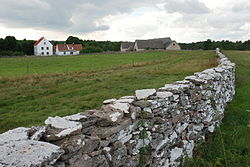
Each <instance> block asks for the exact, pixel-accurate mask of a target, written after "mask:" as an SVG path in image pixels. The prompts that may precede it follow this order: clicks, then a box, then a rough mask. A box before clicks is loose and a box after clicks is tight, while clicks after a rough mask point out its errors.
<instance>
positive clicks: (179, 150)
mask: <svg viewBox="0 0 250 167" xmlns="http://www.w3.org/2000/svg"><path fill="white" fill-rule="evenodd" d="M182 154H183V148H178V147H175V148H174V149H172V150H171V153H170V162H174V161H175V160H176V159H178V158H179V157H181V156H182Z"/></svg>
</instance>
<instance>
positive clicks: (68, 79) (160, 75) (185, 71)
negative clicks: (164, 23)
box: [0, 51, 217, 132]
mask: <svg viewBox="0 0 250 167" xmlns="http://www.w3.org/2000/svg"><path fill="white" fill-rule="evenodd" d="M216 65H217V61H216V56H215V53H214V51H151V52H140V53H124V54H97V55H79V56H67V57H58V56H56V57H25V58H18V57H16V58H1V59H0V92H1V93H0V132H4V131H7V130H9V129H13V128H16V127H19V126H24V127H30V126H32V125H42V124H43V122H44V120H45V119H46V118H47V117H48V116H56V115H58V116H65V115H68V114H74V113H78V112H83V111H85V110H87V109H95V108H96V109H98V108H99V107H101V105H102V102H103V100H105V99H108V98H118V97H121V96H125V95H134V91H135V90H137V89H144V88H159V87H162V86H163V85H164V84H166V83H172V82H174V81H177V80H182V79H183V78H184V77H185V76H187V75H191V74H193V73H194V72H197V71H202V70H204V69H206V68H210V67H213V66H216Z"/></svg>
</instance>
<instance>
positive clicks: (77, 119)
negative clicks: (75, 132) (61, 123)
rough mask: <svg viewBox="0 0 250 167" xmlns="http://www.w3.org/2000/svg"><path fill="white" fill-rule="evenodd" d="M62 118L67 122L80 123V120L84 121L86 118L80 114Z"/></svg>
mask: <svg viewBox="0 0 250 167" xmlns="http://www.w3.org/2000/svg"><path fill="white" fill-rule="evenodd" d="M63 118H65V119H66V120H69V121H80V120H81V119H86V118H87V117H86V116H85V115H81V113H77V114H74V115H69V116H66V117H63Z"/></svg>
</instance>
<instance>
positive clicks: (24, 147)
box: [0, 140, 64, 167]
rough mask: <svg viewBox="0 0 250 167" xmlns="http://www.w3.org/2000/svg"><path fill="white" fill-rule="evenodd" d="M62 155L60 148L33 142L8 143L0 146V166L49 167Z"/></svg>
mask: <svg viewBox="0 0 250 167" xmlns="http://www.w3.org/2000/svg"><path fill="white" fill-rule="evenodd" d="M63 153H64V151H63V150H62V149H60V147H58V146H56V145H53V144H50V143H45V142H41V141H34V140H21V141H10V142H9V143H6V144H4V145H0V166H1V164H4V166H6V167H7V166H8V167H11V166H13V167H16V166H23V167H30V166H49V165H53V164H54V163H55V162H56V160H57V159H58V158H59V157H60V156H61V155H62V154H63Z"/></svg>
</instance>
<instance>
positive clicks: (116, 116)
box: [110, 112, 122, 122]
mask: <svg viewBox="0 0 250 167" xmlns="http://www.w3.org/2000/svg"><path fill="white" fill-rule="evenodd" d="M121 115H122V114H121V113H119V112H115V113H113V114H110V118H111V121H112V122H116V121H117V120H118V118H119V116H121Z"/></svg>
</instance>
